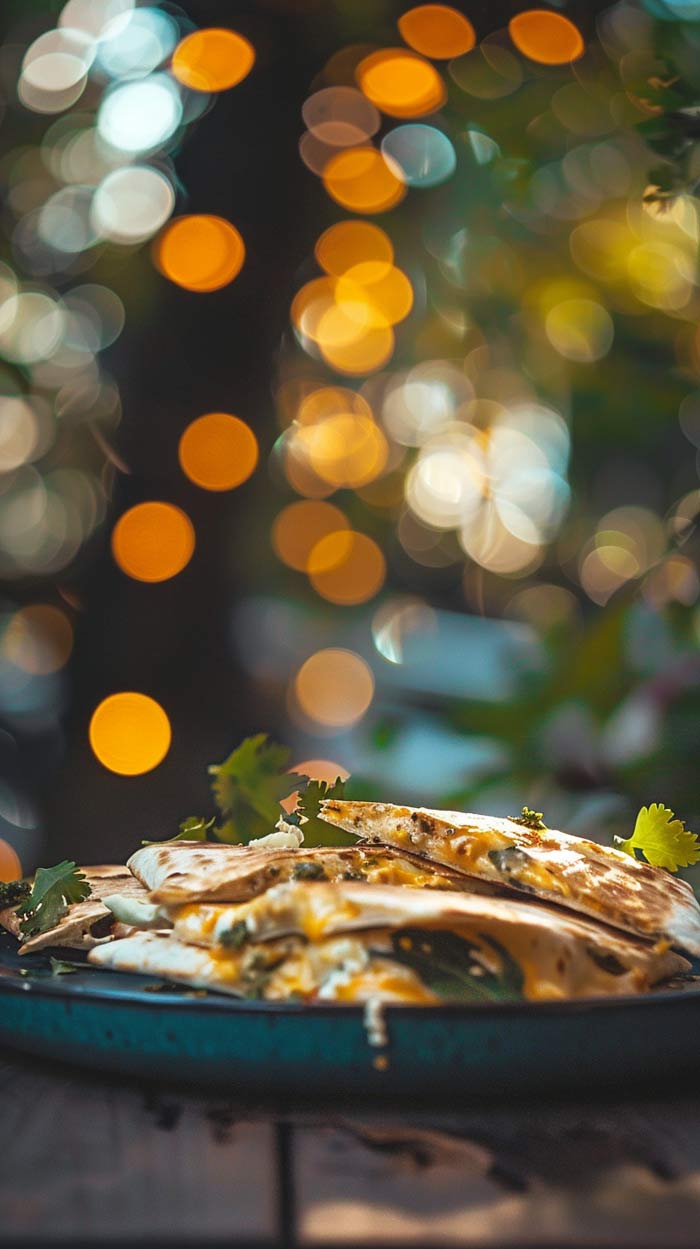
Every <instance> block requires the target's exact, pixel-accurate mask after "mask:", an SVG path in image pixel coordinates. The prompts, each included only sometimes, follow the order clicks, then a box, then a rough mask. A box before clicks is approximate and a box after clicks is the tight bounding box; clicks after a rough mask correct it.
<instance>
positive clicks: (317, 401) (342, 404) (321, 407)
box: [296, 386, 372, 425]
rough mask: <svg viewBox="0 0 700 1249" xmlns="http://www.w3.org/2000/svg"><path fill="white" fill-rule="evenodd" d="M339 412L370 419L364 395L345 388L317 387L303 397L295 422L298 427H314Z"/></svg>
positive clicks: (369, 409) (369, 410) (370, 413)
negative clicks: (356, 414)
mask: <svg viewBox="0 0 700 1249" xmlns="http://www.w3.org/2000/svg"><path fill="white" fill-rule="evenodd" d="M340 412H358V413H360V415H361V416H368V417H370V419H371V417H372V409H371V408H370V406H369V404H368V402H367V400H366V399H365V397H364V395H359V394H358V393H357V391H356V390H349V389H348V387H347V386H319V388H318V389H317V390H312V391H310V392H309V394H307V395H304V397H303V399H302V400H301V402H300V404H299V407H298V408H297V412H296V420H297V421H298V422H299V424H300V425H314V424H315V423H316V421H323V420H325V419H326V417H327V416H337V415H338V413H340Z"/></svg>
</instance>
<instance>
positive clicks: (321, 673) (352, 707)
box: [294, 647, 374, 728]
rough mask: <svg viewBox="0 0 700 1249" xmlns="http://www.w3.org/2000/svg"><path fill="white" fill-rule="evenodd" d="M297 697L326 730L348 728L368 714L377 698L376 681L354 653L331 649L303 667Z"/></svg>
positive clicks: (316, 655)
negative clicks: (375, 695) (375, 692)
mask: <svg viewBox="0 0 700 1249" xmlns="http://www.w3.org/2000/svg"><path fill="white" fill-rule="evenodd" d="M294 693H295V695H296V700H297V703H298V705H299V707H300V709H301V711H302V712H303V713H304V714H305V715H306V716H308V718H309V719H310V720H313V721H316V723H317V724H319V725H322V726H323V727H324V728H345V727H346V726H348V725H350V724H354V723H356V721H357V720H359V719H361V717H362V716H363V715H364V714H365V712H366V711H367V708H368V707H369V705H370V703H371V702H372V698H373V696H374V677H373V675H372V670H371V668H370V667H369V665H368V664H367V663H366V662H365V660H364V659H362V658H361V657H360V656H359V655H356V654H355V652H354V651H349V650H344V649H342V648H340V647H338V648H335V647H329V648H328V649H327V650H320V651H316V653H315V654H314V655H311V656H310V658H309V659H307V660H306V662H305V663H303V664H302V666H301V668H300V669H299V671H298V672H297V675H296V678H295V681H294Z"/></svg>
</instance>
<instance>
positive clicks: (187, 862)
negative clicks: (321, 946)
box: [114, 841, 494, 905]
mask: <svg viewBox="0 0 700 1249" xmlns="http://www.w3.org/2000/svg"><path fill="white" fill-rule="evenodd" d="M128 866H129V868H130V869H131V871H132V872H133V873H134V876H136V877H137V878H138V879H139V880H140V881H141V883H142V884H143V885H144V887H145V888H146V889H148V890H150V901H151V902H156V903H165V904H166V905H173V904H177V903H186V902H245V901H246V900H247V899H248V898H253V897H256V896H257V895H258V894H260V893H263V892H264V891H265V890H266V889H269V888H270V886H271V885H275V884H279V883H280V882H282V881H286V880H290V879H294V878H299V879H306V880H323V879H326V880H330V881H337V880H346V879H348V878H350V879H359V880H364V881H367V882H368V883H370V884H384V885H386V884H392V885H404V886H410V887H414V888H428V889H453V890H454V889H461V888H464V889H467V890H473V891H478V892H482V893H483V892H486V893H493V892H494V889H493V887H492V886H488V885H482V884H479V883H478V882H471V881H469V880H467V879H466V878H465V877H464V875H463V874H460V873H457V872H453V871H451V870H450V869H449V868H447V869H446V868H443V867H440V868H438V867H436V866H435V865H434V864H431V863H426V862H425V860H424V859H421V858H419V857H418V856H416V855H412V854H410V853H405V852H404V851H400V850H394V849H392V848H384V849H382V850H381V851H378V850H375V849H374V848H372V847H369V846H316V847H308V848H306V849H305V848H304V847H303V846H301V847H300V848H294V849H290V848H279V847H270V846H266V847H258V846H256V845H255V844H254V843H251V844H250V845H247V846H228V845H222V844H219V843H218V842H189V841H177V842H163V843H161V844H160V845H152V846H144V847H143V848H142V849H141V850H137V851H136V853H135V854H132V856H131V858H130V859H129V863H128ZM114 892H115V893H117V892H118V890H116V889H115V890H114Z"/></svg>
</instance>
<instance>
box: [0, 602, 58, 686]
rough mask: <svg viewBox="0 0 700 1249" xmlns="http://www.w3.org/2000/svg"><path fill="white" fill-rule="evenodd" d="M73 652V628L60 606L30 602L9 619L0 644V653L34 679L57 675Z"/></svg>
mask: <svg viewBox="0 0 700 1249" xmlns="http://www.w3.org/2000/svg"><path fill="white" fill-rule="evenodd" d="M72 649H73V626H72V625H71V622H70V620H69V619H68V617H67V616H66V613H65V612H64V611H61V609H60V607H53V606H52V605H51V604H49V603H34V604H32V606H30V607H22V608H20V610H19V611H17V612H15V614H14V615H13V616H12V617H11V619H10V621H9V624H8V625H7V628H6V630H5V633H4V635H3V638H2V643H1V644H0V650H1V651H2V654H3V655H4V656H5V657H6V658H7V659H9V660H10V662H11V663H13V664H14V665H15V667H17V668H22V669H23V671H24V672H30V673H32V674H33V675H34V676H45V675H46V673H48V672H58V670H59V669H60V668H63V667H64V665H65V664H66V663H67V662H68V659H69V658H70V654H71V651H72Z"/></svg>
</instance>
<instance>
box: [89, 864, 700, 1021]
mask: <svg viewBox="0 0 700 1249" xmlns="http://www.w3.org/2000/svg"><path fill="white" fill-rule="evenodd" d="M168 915H169V917H170V919H171V920H172V922H173V925H174V927H173V932H172V936H167V937H166V936H160V937H158V938H157V941H156V942H154V941H152V940H149V939H150V938H153V937H155V934H152V933H142V934H138V937H130V938H127V939H126V941H123V942H116V943H114V944H113V945H112V946H111V947H101V948H99V949H98V950H95V951H94V952H93V954H91V956H90V961H91V962H94V963H97V964H99V965H100V966H110V967H118V968H119V969H120V970H130V971H148V972H151V973H153V972H156V973H157V974H159V975H163V976H167V977H168V978H170V979H176V980H184V981H187V980H188V978H189V977H190V975H191V974H192V968H196V969H197V970H196V972H195V973H194V974H195V975H196V976H197V977H198V979H197V984H200V983H202V977H205V978H206V977H208V978H209V979H208V981H207V980H206V979H205V983H204V987H215V988H217V987H218V988H220V987H222V986H224V987H225V991H227V992H232V993H239V994H240V993H241V992H242V988H241V986H242V983H243V981H242V977H243V976H244V973H246V972H252V971H253V970H255V969H256V968H257V969H258V970H260V971H261V974H262V973H264V975H265V977H267V973H268V972H270V971H271V970H272V971H274V972H275V977H274V978H273V979H272V980H270V981H268V980H267V979H265V984H264V986H263V987H264V992H263V994H262V996H275V997H285V996H289V994H290V993H294V994H299V993H301V995H302V996H304V997H308V996H314V995H317V994H318V995H321V996H329V995H331V989H333V995H334V996H337V995H338V994H336V992H335V990H336V989H337V990H339V989H340V987H341V986H342V987H343V994H342V995H341V996H343V997H344V998H345V1000H364V997H365V996H370V995H371V994H370V993H369V989H368V983H369V982H368V981H367V980H366V979H365V974H366V973H367V971H368V968H369V964H368V962H367V959H364V961H363V960H360V964H357V957H356V956H357V951H358V950H364V951H365V952H366V954H367V957H368V958H370V961H371V959H372V958H374V959H377V958H378V959H380V965H379V966H377V965H375V964H372V967H371V973H372V974H371V976H370V982H371V989H372V993H373V994H375V995H376V994H377V993H379V994H380V996H381V983H380V982H381V977H382V976H383V977H385V979H386V986H388V989H391V992H392V993H393V994H394V998H393V1000H402V999H401V998H400V996H399V997H397V996H396V995H397V994H399V995H400V993H401V992H403V991H404V990H405V987H406V986H405V984H404V980H405V977H404V975H403V969H405V968H408V969H409V970H410V971H412V972H413V974H414V976H416V977H417V978H418V981H419V982H420V984H421V985H422V986H423V989H424V990H425V991H426V992H427V993H428V994H433V1000H442V999H445V1000H469V1001H472V1000H484V999H487V1000H494V999H496V1000H498V999H500V998H504V997H505V998H513V997H515V998H518V997H523V996H524V997H527V998H531V999H533V1000H542V999H560V998H569V997H588V996H591V995H598V994H608V995H620V994H624V993H627V994H629V993H641V992H644V991H646V990H647V989H649V988H650V987H651V986H652V985H653V984H655V983H657V982H658V981H659V980H663V979H665V978H668V977H669V976H672V975H675V974H679V973H680V972H683V971H687V969H688V967H689V963H688V962H687V960H686V959H684V958H682V957H681V956H680V955H677V954H674V953H672V952H671V951H670V950H669V948H668V945H667V944H665V943H659V944H658V945H657V946H653V945H651V944H649V943H646V942H642V941H638V940H637V939H635V938H632V937H626V936H622V935H621V934H620V933H617V932H615V931H614V930H612V929H609V928H605V927H604V926H603V925H600V924H595V923H592V922H591V921H590V920H587V919H579V918H578V917H573V916H567V915H565V914H563V913H562V912H561V911H558V910H556V909H554V908H549V907H547V906H544V905H541V904H538V903H534V904H533V903H529V902H518V901H511V900H510V899H503V898H488V897H478V896H473V895H471V894H464V893H448V892H439V891H431V892H428V891H425V892H421V891H419V890H414V889H409V890H406V889H402V888H400V887H396V886H378V885H375V886H368V885H365V884H359V885H357V884H351V883H344V884H337V885H329V884H315V885H314V884H303V883H294V882H289V883H287V884H284V885H277V886H275V887H274V888H273V889H271V890H268V892H267V893H265V894H263V895H262V896H260V897H258V898H255V899H254V900H253V901H251V902H248V903H243V904H241V905H238V906H233V905H225V904H220V905H218V906H217V905H207V904H199V905H197V904H193V905H191V906H187V907H182V908H168ZM350 934H352V936H350ZM341 938H342V939H344V940H345V942H346V945H343V941H342V940H341ZM139 941H140V942H141V944H139ZM285 941H286V942H291V944H290V945H287V946H285V944H284V943H285ZM348 941H349V942H350V945H351V948H352V949H353V951H354V952H355V956H354V961H353V962H352V965H351V966H348V965H346V963H345V962H339V961H338V960H337V958H336V954H337V950H338V949H340V948H342V949H345V948H346V946H347V942H348ZM143 942H145V944H143ZM161 942H162V943H163V944H161ZM334 942H336V943H337V942H340V944H339V945H338V944H335V945H334ZM168 943H170V944H168ZM183 947H184V949H183ZM193 949H196V950H197V951H198V952H199V953H198V955H194V954H192V953H191V951H192V950H193ZM280 949H282V950H283V951H284V950H287V951H288V953H283V955H282V956H281V957H282V961H279V959H280V955H279V951H280ZM143 951H146V952H147V954H148V961H147V962H143V961H141V962H139V961H138V960H139V957H140V955H141V954H142V953H143ZM329 951H333V952H334V953H333V955H332V957H331V958H330V962H329ZM153 956H155V957H157V958H158V959H159V960H160V962H159V965H158V967H156V966H155V965H154V963H153ZM292 956H293V958H292ZM288 959H292V961H291V962H287V960H288ZM334 959H335V961H333V960H334ZM127 961H128V962H129V965H128V966H127ZM166 964H167V966H166ZM273 964H274V966H273ZM385 964H388V966H387V965H385ZM397 969H401V975H400V976H399V977H398V982H397V979H396V976H397V974H398V972H397ZM322 971H323V972H324V974H325V973H326V972H327V975H328V977H329V978H330V979H322V980H320V981H319V976H320V974H321V972H322ZM290 977H291V979H290ZM357 977H359V979H357ZM378 977H379V979H378ZM192 983H195V981H192ZM285 984H287V985H288V988H287V992H286V993H285V991H284V986H285ZM289 985H293V987H292V988H289ZM411 985H412V987H411V996H410V1000H412V1001H415V1000H417V999H416V996H415V993H416V988H415V983H414V982H413V981H412V982H411ZM334 986H335V987H334ZM487 989H488V990H489V992H488V993H487ZM248 995H249V994H248ZM407 1000H408V999H407Z"/></svg>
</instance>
